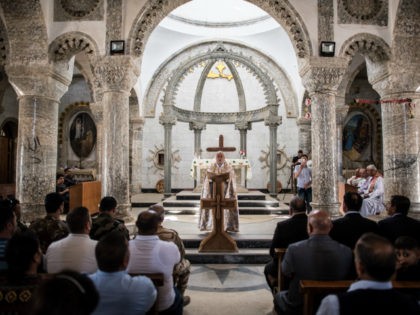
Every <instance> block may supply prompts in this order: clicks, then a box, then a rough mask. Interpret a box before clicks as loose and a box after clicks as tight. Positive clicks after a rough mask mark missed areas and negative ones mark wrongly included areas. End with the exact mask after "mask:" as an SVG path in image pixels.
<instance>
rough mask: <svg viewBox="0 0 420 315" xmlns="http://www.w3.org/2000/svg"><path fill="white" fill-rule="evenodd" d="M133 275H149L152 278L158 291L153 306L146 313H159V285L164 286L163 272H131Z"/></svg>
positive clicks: (153, 314) (151, 314)
mask: <svg viewBox="0 0 420 315" xmlns="http://www.w3.org/2000/svg"><path fill="white" fill-rule="evenodd" d="M129 275H130V276H132V277H135V276H145V277H148V278H149V279H150V280H152V282H153V284H154V286H155V288H156V291H157V295H156V301H155V303H154V304H153V306H152V308H151V309H150V310H149V311H148V312H147V313H146V315H158V314H159V290H158V287H161V286H163V280H164V276H163V273H130V274H129Z"/></svg>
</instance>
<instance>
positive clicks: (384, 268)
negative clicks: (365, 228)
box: [354, 233, 397, 281]
mask: <svg viewBox="0 0 420 315" xmlns="http://www.w3.org/2000/svg"><path fill="white" fill-rule="evenodd" d="M354 253H355V256H356V259H358V260H359V262H360V263H361V264H362V265H363V267H364V268H365V271H366V273H367V274H368V275H369V276H371V277H372V278H373V279H374V280H376V281H389V280H390V279H391V277H392V275H393V274H394V272H395V266H396V261H397V257H396V254H395V250H394V247H393V245H392V244H391V242H390V241H389V240H387V239H386V238H384V237H382V236H379V235H377V234H375V233H365V234H363V235H362V236H361V237H360V238H359V240H358V241H357V243H356V247H355V249H354Z"/></svg>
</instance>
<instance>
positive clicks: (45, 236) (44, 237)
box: [29, 214, 69, 254]
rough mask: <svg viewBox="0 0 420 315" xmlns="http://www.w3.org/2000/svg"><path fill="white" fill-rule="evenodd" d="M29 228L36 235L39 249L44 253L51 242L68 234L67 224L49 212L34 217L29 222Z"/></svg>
mask: <svg viewBox="0 0 420 315" xmlns="http://www.w3.org/2000/svg"><path fill="white" fill-rule="evenodd" d="M29 229H30V230H32V231H33V232H34V233H35V234H36V235H37V236H38V238H39V243H40V245H41V250H42V252H43V253H44V254H45V253H46V252H47V248H48V246H50V244H51V243H52V242H55V241H58V240H61V239H62V238H65V237H66V236H67V235H69V229H68V227H67V224H66V223H65V222H64V221H61V220H57V219H56V218H54V217H53V216H51V215H49V214H47V215H46V216H45V218H43V219H36V220H35V221H34V222H32V223H31V225H30V226H29Z"/></svg>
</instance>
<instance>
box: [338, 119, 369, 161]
mask: <svg viewBox="0 0 420 315" xmlns="http://www.w3.org/2000/svg"><path fill="white" fill-rule="evenodd" d="M371 136H372V133H371V128H370V123H369V120H368V118H367V117H366V116H364V115H362V114H356V115H354V116H353V117H351V118H350V120H349V121H348V122H347V123H346V125H345V126H344V129H343V154H344V155H345V156H346V157H347V158H349V159H350V160H352V161H368V160H370V158H371V157H370V148H371Z"/></svg>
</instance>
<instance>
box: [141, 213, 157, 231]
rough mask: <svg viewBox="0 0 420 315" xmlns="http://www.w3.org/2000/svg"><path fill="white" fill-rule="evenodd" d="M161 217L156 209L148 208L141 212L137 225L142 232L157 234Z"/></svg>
mask: <svg viewBox="0 0 420 315" xmlns="http://www.w3.org/2000/svg"><path fill="white" fill-rule="evenodd" d="M159 222H160V219H159V215H158V214H157V213H156V211H153V210H147V211H143V212H140V213H139V216H138V217H137V221H136V226H137V228H138V229H139V232H141V233H142V234H155V233H156V231H157V228H158V225H159Z"/></svg>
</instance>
